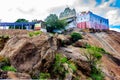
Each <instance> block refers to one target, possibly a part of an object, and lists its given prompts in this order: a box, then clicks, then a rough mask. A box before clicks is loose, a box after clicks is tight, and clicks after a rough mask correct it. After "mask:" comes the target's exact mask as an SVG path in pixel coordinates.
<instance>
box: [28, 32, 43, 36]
mask: <svg viewBox="0 0 120 80" xmlns="http://www.w3.org/2000/svg"><path fill="white" fill-rule="evenodd" d="M28 34H29V36H30V37H33V36H37V35H40V34H42V31H34V32H29V33H28Z"/></svg>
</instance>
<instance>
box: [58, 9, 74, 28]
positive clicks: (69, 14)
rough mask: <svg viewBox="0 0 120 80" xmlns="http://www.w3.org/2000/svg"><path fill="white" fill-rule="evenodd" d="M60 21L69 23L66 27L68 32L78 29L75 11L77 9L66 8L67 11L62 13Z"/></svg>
mask: <svg viewBox="0 0 120 80" xmlns="http://www.w3.org/2000/svg"><path fill="white" fill-rule="evenodd" d="M59 19H60V20H65V21H66V22H67V23H68V25H67V26H65V29H66V30H68V29H71V28H74V27H76V23H75V20H76V11H75V9H70V8H69V7H67V8H65V10H64V11H63V12H61V13H60V16H59Z"/></svg>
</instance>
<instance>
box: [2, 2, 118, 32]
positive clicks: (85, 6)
mask: <svg viewBox="0 0 120 80" xmlns="http://www.w3.org/2000/svg"><path fill="white" fill-rule="evenodd" d="M119 4H120V0H0V19H1V21H2V22H14V21H16V20H17V19H18V18H25V19H28V20H29V21H31V20H33V19H39V20H44V19H45V18H46V17H47V16H48V15H49V14H51V13H55V14H57V15H59V13H60V12H62V11H63V10H64V9H65V8H66V7H67V6H69V7H70V8H75V9H76V11H77V13H79V12H81V11H92V12H93V13H95V14H97V15H100V16H102V17H105V18H108V19H109V25H110V29H112V30H116V31H119V32H120V5H119Z"/></svg>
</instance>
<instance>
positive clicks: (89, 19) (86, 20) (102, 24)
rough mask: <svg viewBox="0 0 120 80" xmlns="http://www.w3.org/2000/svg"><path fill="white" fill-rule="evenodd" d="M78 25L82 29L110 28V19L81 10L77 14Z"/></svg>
mask: <svg viewBox="0 0 120 80" xmlns="http://www.w3.org/2000/svg"><path fill="white" fill-rule="evenodd" d="M76 26H77V27H78V28H81V29H86V28H88V29H95V30H108V29H109V21H108V19H105V18H103V17H100V16H98V15H96V14H93V13H92V12H90V11H88V12H81V13H80V14H77V15H76Z"/></svg>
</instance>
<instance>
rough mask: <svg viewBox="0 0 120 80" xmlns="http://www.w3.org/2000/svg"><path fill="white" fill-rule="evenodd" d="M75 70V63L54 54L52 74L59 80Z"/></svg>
mask: <svg viewBox="0 0 120 80" xmlns="http://www.w3.org/2000/svg"><path fill="white" fill-rule="evenodd" d="M76 70H77V67H76V65H75V63H73V62H71V61H69V60H68V59H67V58H66V57H63V55H61V54H56V57H55V63H54V65H53V73H54V74H56V75H57V77H58V78H59V79H64V78H65V77H66V75H67V74H68V73H73V72H75V71H76Z"/></svg>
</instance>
